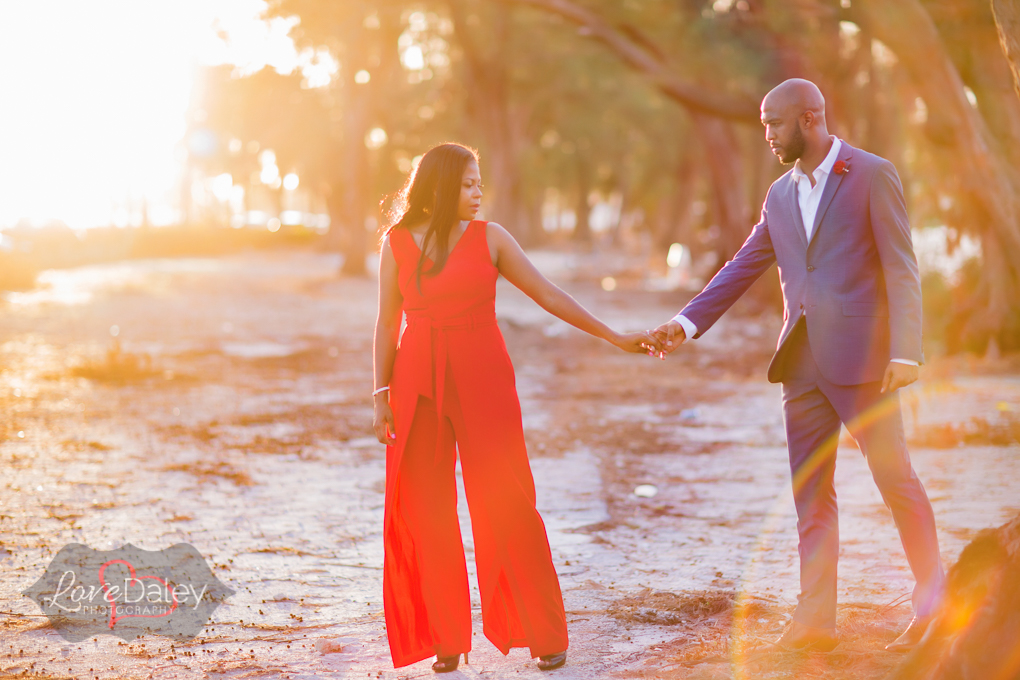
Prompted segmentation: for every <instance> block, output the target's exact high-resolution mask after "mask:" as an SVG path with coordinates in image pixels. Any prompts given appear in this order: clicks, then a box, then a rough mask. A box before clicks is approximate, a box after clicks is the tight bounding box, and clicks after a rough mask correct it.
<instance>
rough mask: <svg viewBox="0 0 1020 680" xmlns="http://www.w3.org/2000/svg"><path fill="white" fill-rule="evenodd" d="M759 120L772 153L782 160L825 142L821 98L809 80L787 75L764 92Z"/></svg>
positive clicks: (823, 108)
mask: <svg viewBox="0 0 1020 680" xmlns="http://www.w3.org/2000/svg"><path fill="white" fill-rule="evenodd" d="M761 122H762V125H764V126H765V140H766V141H767V142H768V143H769V146H770V147H771V148H772V153H774V154H775V155H776V156H778V157H779V160H780V162H782V163H784V164H785V163H793V162H794V161H796V160H797V159H798V158H800V157H802V156H803V155H804V153H805V151H808V150H810V149H814V148H820V147H822V146H824V145H825V144H827V143H828V139H829V132H828V130H826V128H825V98H824V97H823V96H822V92H821V90H819V89H818V87H817V86H816V85H815V84H814V83H812V82H811V81H810V80H802V79H801V78H791V79H790V80H786V81H784V82H782V83H780V84H779V85H777V86H776V87H775V88H774V89H773V90H772V91H771V92H769V93H768V94H767V95H765V99H763V100H762V102H761Z"/></svg>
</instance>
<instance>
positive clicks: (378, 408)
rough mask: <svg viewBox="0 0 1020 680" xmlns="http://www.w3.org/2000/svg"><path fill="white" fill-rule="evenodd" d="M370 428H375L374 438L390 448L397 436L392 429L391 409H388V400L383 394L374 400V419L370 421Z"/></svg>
mask: <svg viewBox="0 0 1020 680" xmlns="http://www.w3.org/2000/svg"><path fill="white" fill-rule="evenodd" d="M372 427H374V428H375V437H376V439H378V440H379V443H380V444H386V445H387V446H392V445H393V444H394V443H395V440H396V438H397V435H396V434H395V428H394V427H393V409H391V408H390V401H389V398H388V397H387V396H386V393H385V392H383V393H382V394H379V395H377V396H376V398H375V417H374V418H373V420H372Z"/></svg>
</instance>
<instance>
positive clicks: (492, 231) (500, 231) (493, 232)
mask: <svg viewBox="0 0 1020 680" xmlns="http://www.w3.org/2000/svg"><path fill="white" fill-rule="evenodd" d="M476 221H477V222H478V223H480V224H483V225H485V235H486V236H488V237H490V238H492V237H495V238H505V237H506V236H509V235H510V232H508V231H507V230H506V228H505V227H504V226H503V225H502V224H500V223H499V222H488V221H486V220H476Z"/></svg>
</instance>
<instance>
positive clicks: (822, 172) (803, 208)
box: [792, 135, 843, 243]
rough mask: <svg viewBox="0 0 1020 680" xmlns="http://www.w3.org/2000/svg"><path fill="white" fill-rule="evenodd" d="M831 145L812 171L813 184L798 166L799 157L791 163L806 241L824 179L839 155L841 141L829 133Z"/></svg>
mask: <svg viewBox="0 0 1020 680" xmlns="http://www.w3.org/2000/svg"><path fill="white" fill-rule="evenodd" d="M829 138H830V139H831V140H832V146H831V147H830V148H829V153H828V154H826V156H825V160H823V161H822V162H821V163H819V164H818V167H817V168H815V171H814V172H812V173H811V174H812V176H813V177H814V184H812V183H811V182H812V180H811V178H810V177H808V176H807V173H806V172H804V171H803V170H802V169H801V167H800V159H798V160H797V162H796V163H794V165H793V174H792V177H793V181H794V182H796V183H797V203H798V204H799V205H800V218H801V220H802V221H803V222H804V232H805V234H806V235H807V239H808V243H810V242H811V230H812V228H813V227H814V224H815V216H816V215H817V214H818V204H819V203H820V202H821V200H822V192H823V191H825V181H826V180H827V179H829V173H831V172H832V165H833V164H834V163H835V162H836V158H838V157H839V148H840V147H841V146H843V143H842V142H841V141H839V139H837V138H836V137H835V136H832V135H830V136H829Z"/></svg>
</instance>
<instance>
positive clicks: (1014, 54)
mask: <svg viewBox="0 0 1020 680" xmlns="http://www.w3.org/2000/svg"><path fill="white" fill-rule="evenodd" d="M992 12H993V14H994V15H995V26H996V28H997V29H998V31H999V43H1000V44H1001V45H1002V51H1003V53H1004V54H1005V55H1006V59H1007V60H1008V61H1009V67H1010V70H1012V72H1013V87H1015V88H1016V94H1017V96H1018V97H1020V0H992Z"/></svg>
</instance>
